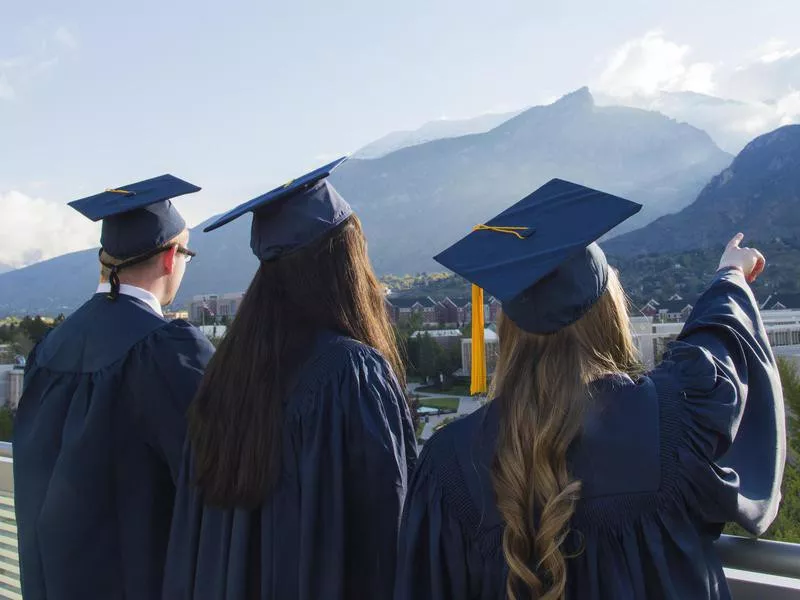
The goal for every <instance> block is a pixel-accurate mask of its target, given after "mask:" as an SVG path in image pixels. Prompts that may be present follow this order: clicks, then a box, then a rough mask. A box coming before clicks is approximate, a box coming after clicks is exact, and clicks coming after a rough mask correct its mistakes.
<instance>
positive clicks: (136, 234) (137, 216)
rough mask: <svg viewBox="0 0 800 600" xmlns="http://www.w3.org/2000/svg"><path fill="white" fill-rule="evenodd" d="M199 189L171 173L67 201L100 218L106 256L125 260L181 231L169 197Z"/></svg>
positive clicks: (183, 226)
mask: <svg viewBox="0 0 800 600" xmlns="http://www.w3.org/2000/svg"><path fill="white" fill-rule="evenodd" d="M199 190H200V188H199V187H197V186H196V185H192V184H191V183H189V182H187V181H183V180H182V179H178V178H177V177H173V176H172V175H161V176H160V177H154V178H153V179H147V180H145V181H140V182H138V183H132V184H130V185H126V186H123V187H121V188H113V189H108V190H106V191H105V192H102V193H100V194H95V195H94V196H89V197H88V198H82V199H81V200H75V201H73V202H70V203H69V205H70V206H71V207H72V208H74V209H75V210H77V211H78V212H79V213H81V214H82V215H83V216H85V217H87V218H89V219H91V220H92V221H99V220H101V219H102V220H103V230H102V234H101V236H100V245H101V246H102V247H103V250H105V251H106V253H107V254H109V255H110V256H113V257H114V258H116V259H118V260H125V259H129V258H133V257H135V256H140V255H142V254H144V253H146V252H149V251H150V250H153V249H155V248H160V247H161V246H163V245H164V244H166V243H167V242H169V241H170V240H171V239H173V238H174V237H175V236H176V235H178V234H179V233H180V232H181V231H183V230H184V229H185V228H186V222H185V221H184V220H183V217H181V215H180V213H179V212H178V211H177V209H176V208H175V207H174V206H173V204H172V202H170V198H175V197H177V196H182V195H184V194H191V193H193V192H197V191H199Z"/></svg>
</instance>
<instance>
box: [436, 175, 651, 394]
mask: <svg viewBox="0 0 800 600" xmlns="http://www.w3.org/2000/svg"><path fill="white" fill-rule="evenodd" d="M641 208H642V206H641V205H640V204H637V203H635V202H630V201H628V200H625V199H623V198H618V197H616V196H612V195H611V194H606V193H604V192H600V191H597V190H593V189H590V188H587V187H584V186H581V185H577V184H574V183H570V182H568V181H563V180H560V179H553V180H552V181H550V182H548V183H547V184H545V185H544V186H542V187H541V188H539V189H538V190H536V191H535V192H533V193H532V194H530V195H529V196H527V197H526V198H524V199H522V200H520V201H519V202H517V203H516V204H514V205H513V206H511V207H510V208H508V209H506V210H504V211H503V212H502V213H500V214H499V215H497V216H496V217H494V218H493V219H491V220H490V221H488V222H487V223H485V224H482V225H478V226H477V227H475V229H474V230H473V231H472V232H471V233H469V234H468V235H467V236H465V237H464V238H462V239H461V240H459V241H458V242H456V243H455V244H453V245H452V246H450V247H449V248H448V249H446V250H445V251H444V252H442V253H440V254H439V255H438V256H436V257H434V258H435V260H436V261H437V262H439V263H441V264H442V265H444V266H445V267H447V268H448V269H450V270H452V271H454V272H455V273H457V274H458V275H461V276H462V277H463V278H464V279H466V280H468V281H470V282H471V283H472V284H473V285H474V288H473V296H474V297H475V291H476V288H480V289H483V290H486V291H487V292H488V293H490V294H492V295H493V296H494V297H495V298H497V299H498V300H500V302H501V304H502V307H503V313H504V314H505V315H506V316H507V317H508V318H510V319H511V320H512V321H513V322H514V323H515V324H516V325H517V326H519V327H520V328H521V329H523V330H525V331H528V332H530V333H539V334H548V333H554V332H556V331H558V330H559V329H561V328H563V327H566V326H567V325H569V324H571V323H573V322H575V321H577V320H578V319H580V318H581V317H582V316H583V315H584V314H586V312H587V311H588V310H589V309H590V308H591V307H592V306H593V305H594V303H595V302H597V300H598V299H599V298H600V297H601V296H602V295H603V293H604V292H605V290H606V285H607V283H608V263H607V262H606V258H605V254H604V253H603V251H602V250H601V249H600V247H599V246H598V245H597V243H596V241H597V240H598V239H600V238H601V237H602V236H603V235H604V234H606V233H607V232H609V231H610V230H611V229H613V228H614V227H615V226H616V225H618V224H619V223H622V222H623V221H625V220H626V219H628V218H629V217H631V216H632V215H634V214H636V213H637V212H639V210H641ZM480 302H481V306H482V304H483V301H482V298H480ZM474 303H475V300H473V304H474ZM474 309H475V307H474V306H473V311H474ZM482 314H483V313H482V310H481V314H480V315H478V319H479V320H481V321H482V319H480V316H482ZM474 317H475V315H474ZM475 321H476V319H475V318H473V325H475ZM480 328H481V331H483V327H482V323H480ZM476 342H477V340H476V341H475V342H473V346H475V343H476ZM482 347H483V343H482V340H481V348H476V347H473V358H475V357H476V355H477V356H478V358H477V359H476V360H478V362H480V355H481V352H480V350H481V349H482ZM475 366H476V365H473V373H474V372H475V370H476V369H475ZM479 376H482V377H484V378H485V370H484V372H483V374H480V373H479ZM473 387H475V386H473ZM482 387H483V388H484V389H485V385H484V386H482ZM478 388H479V391H483V390H482V389H480V388H481V386H478Z"/></svg>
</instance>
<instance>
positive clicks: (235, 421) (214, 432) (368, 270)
mask: <svg viewBox="0 0 800 600" xmlns="http://www.w3.org/2000/svg"><path fill="white" fill-rule="evenodd" d="M323 330H332V331H334V332H337V333H340V334H343V335H346V336H349V337H351V338H353V339H355V340H357V341H359V342H362V343H364V344H367V345H369V346H372V347H373V348H375V349H376V350H378V351H379V352H380V353H381V354H382V355H383V357H384V358H385V359H386V360H387V361H388V362H389V364H390V365H391V366H392V367H393V369H394V372H395V375H396V376H397V378H398V380H399V381H400V383H401V385H402V386H403V389H405V371H404V368H403V364H402V361H401V360H400V355H399V352H398V349H397V346H396V344H395V337H394V331H393V329H392V325H391V323H390V321H389V318H388V314H387V312H386V308H385V305H384V294H383V288H382V286H381V285H380V284H379V282H378V279H377V277H376V276H375V274H374V272H373V270H372V266H371V265H370V262H369V258H368V256H367V250H366V242H365V239H364V235H363V232H362V229H361V224H360V222H359V220H358V218H357V217H356V216H355V215H352V216H350V217H349V218H348V219H347V220H345V221H344V222H343V223H342V224H341V225H340V226H339V227H337V228H336V229H334V230H333V231H332V232H330V233H328V234H327V235H326V236H325V237H324V238H322V239H320V240H318V241H316V242H315V243H313V244H311V245H309V246H307V247H305V248H302V249H300V250H298V251H296V252H293V253H292V254H289V255H286V256H283V257H281V258H280V259H277V260H272V261H265V262H262V263H261V265H260V267H259V269H258V271H257V272H256V274H255V277H254V278H253V281H252V282H251V283H250V287H249V288H248V290H247V292H246V294H245V296H244V298H243V300H242V303H241V306H240V307H239V310H238V311H237V314H236V317H235V318H234V320H233V323H232V324H231V326H230V328H229V329H228V331H227V334H226V336H225V338H224V339H223V340H222V342H221V344H220V346H219V348H218V349H217V352H216V354H215V355H214V357H213V358H212V360H211V362H210V363H209V365H208V368H207V370H206V372H205V376H204V378H203V381H202V383H201V385H200V388H199V390H198V392H197V395H196V396H195V399H194V401H193V403H192V405H191V407H190V409H189V438H190V440H191V443H192V449H193V453H194V460H195V464H194V473H193V477H194V481H195V483H196V484H197V485H198V487H199V488H200V489H201V490H202V491H203V493H204V495H205V501H206V502H208V503H209V504H212V505H216V506H223V507H255V506H258V505H259V504H261V503H262V502H263V501H264V499H265V498H266V497H267V496H268V494H269V493H270V491H271V490H272V489H273V487H274V485H275V483H276V481H277V478H278V477H279V475H280V470H281V447H282V441H283V439H282V434H283V402H284V401H285V399H286V398H287V396H288V395H289V394H290V393H291V391H292V388H293V385H294V381H295V377H296V376H297V375H298V373H299V371H300V370H301V369H302V367H303V365H304V363H305V362H306V360H307V359H308V357H309V354H310V351H311V348H312V347H313V344H314V340H315V338H316V336H317V335H318V333H319V332H321V331H323Z"/></svg>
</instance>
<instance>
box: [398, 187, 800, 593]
mask: <svg viewBox="0 0 800 600" xmlns="http://www.w3.org/2000/svg"><path fill="white" fill-rule="evenodd" d="M640 208H641V207H640V206H639V205H637V204H634V203H632V202H628V201H627V200H623V199H621V198H616V197H614V196H610V195H608V194H604V193H602V192H597V191H595V190H590V189H588V188H584V187H582V186H578V185H575V184H571V183H568V182H565V181H560V180H553V181H551V182H550V183H548V184H547V185H545V186H544V187H543V188H540V189H539V190H537V191H536V192H534V193H533V194H531V195H530V196H528V197H527V198H525V199H524V200H522V201H521V202H519V203H517V204H515V205H514V206H512V207H511V208H509V209H508V210H506V211H504V212H503V213H501V214H500V215H498V216H497V217H495V218H494V219H492V220H491V221H489V222H488V223H487V224H484V225H479V226H478V227H476V228H475V231H473V232H472V233H470V234H469V235H467V236H466V237H465V238H463V239H462V240H461V241H459V242H458V243H456V244H455V245H453V246H452V247H450V248H449V249H447V250H446V251H444V252H443V253H442V254H440V255H439V256H437V257H436V260H438V261H439V262H440V263H442V264H443V265H445V266H447V267H448V268H450V269H452V270H453V271H455V272H456V273H458V274H460V275H462V276H463V277H464V278H466V279H467V280H469V281H471V282H472V283H473V284H475V285H477V286H480V287H481V288H484V289H486V290H487V291H488V292H489V293H492V294H493V295H494V296H495V297H497V298H499V299H500V300H501V302H502V304H503V315H502V316H501V319H500V323H499V330H498V333H499V337H500V350H499V357H498V363H497V367H496V371H495V373H494V378H493V382H492V387H491V389H490V391H489V398H490V400H491V402H489V403H487V404H486V405H485V406H483V407H482V408H480V409H479V410H477V411H476V412H474V413H473V414H471V415H470V416H468V417H466V418H463V419H461V420H459V421H456V422H455V423H453V424H451V425H449V426H447V427H446V428H444V429H443V430H442V431H441V432H440V433H438V434H437V435H436V436H434V437H433V438H432V439H431V440H430V441H429V442H428V443H427V444H426V446H425V448H424V450H423V453H422V456H421V457H420V460H419V464H418V466H417V469H416V471H415V474H414V476H413V478H412V482H411V487H410V491H409V496H408V498H407V501H406V506H405V509H404V513H403V521H402V525H401V531H400V545H399V551H398V570H397V573H396V586H395V600H412V599H413V600H425V599H435V600H446V599H454V600H455V599H465V600H466V599H480V600H490V599H491V600H495V599H501V598H509V599H513V600H522V599H530V598H539V599H546V600H556V599H562V598H570V599H581V600H595V599H596V600H600V599H612V598H613V599H614V600H619V599H628V598H636V599H638V598H648V599H649V598H675V599H688V598H692V599H697V598H730V593H729V591H728V587H727V584H726V581H725V575H724V573H723V569H722V565H721V563H720V560H719V558H718V557H717V556H716V554H715V551H714V546H713V542H714V540H715V539H716V538H717V537H719V535H720V533H721V531H722V529H723V527H724V525H725V523H726V522H729V521H730V522H736V523H738V524H739V525H741V526H742V527H744V528H745V529H747V530H748V531H749V532H751V533H752V534H754V535H759V534H761V533H763V532H764V530H765V529H766V528H767V527H768V526H769V525H770V523H771V522H772V520H773V519H774V517H775V514H776V512H777V507H778V502H779V499H780V491H779V490H780V482H781V478H782V473H783V463H784V460H785V447H784V439H785V425H784V416H783V414H784V413H783V406H782V396H781V388H780V381H779V378H778V374H777V368H776V366H775V360H774V358H773V355H772V352H771V350H770V346H769V342H768V340H767V336H766V333H765V331H764V327H763V323H762V322H761V317H760V315H759V311H758V306H757V305H756V303H755V300H754V297H753V294H752V292H751V290H750V287H749V285H748V284H749V283H750V282H752V281H753V280H755V278H756V277H757V276H758V275H759V274H760V272H761V270H762V269H763V268H764V258H763V256H761V254H760V253H759V252H758V251H756V250H752V249H750V248H740V247H739V243H740V241H741V239H742V235H741V234H739V235H737V236H736V237H734V239H733V240H731V242H730V243H729V244H728V246H727V248H726V250H725V253H724V255H723V257H722V260H721V261H720V268H719V271H718V272H717V274H716V275H715V276H714V278H713V281H712V282H711V285H710V286H709V288H708V289H707V291H706V292H705V293H704V294H703V296H702V297H701V298H700V299H699V300H698V302H697V304H696V306H695V307H694V310H693V312H692V314H691V316H690V318H689V319H688V321H687V322H686V324H685V326H684V328H683V331H682V332H681V334H680V335H679V336H678V340H677V341H676V342H675V343H673V344H672V345H671V347H670V348H669V349H668V351H667V352H666V354H665V356H664V358H663V361H662V363H661V364H660V365H658V366H657V367H656V368H655V369H653V370H651V371H650V372H647V373H644V372H643V369H642V368H641V367H640V365H639V360H638V357H637V351H636V347H635V344H634V340H633V337H632V333H631V326H630V322H629V318H628V314H627V303H626V298H625V294H624V291H623V289H622V286H621V284H620V282H619V279H618V276H617V274H616V272H615V271H614V270H613V269H611V268H610V267H609V266H608V264H607V262H606V259H605V255H604V254H603V252H602V250H601V249H600V248H599V246H597V244H596V243H595V240H597V239H599V238H600V237H601V236H603V235H604V234H605V233H607V232H608V231H609V230H610V229H611V228H613V227H614V226H615V225H617V224H618V223H620V222H622V221H624V220H625V219H627V218H628V217H630V216H631V215H632V214H634V213H635V212H637V211H638V210H639V209H640Z"/></svg>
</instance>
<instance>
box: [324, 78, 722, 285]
mask: <svg viewBox="0 0 800 600" xmlns="http://www.w3.org/2000/svg"><path fill="white" fill-rule="evenodd" d="M731 159H732V157H731V156H730V155H728V154H726V153H724V152H722V151H721V150H720V149H719V148H718V147H717V146H716V145H714V143H713V142H712V140H711V139H710V138H709V136H708V135H707V134H705V133H704V132H702V131H700V130H698V129H696V128H694V127H692V126H689V125H686V124H679V123H677V122H675V121H674V120H672V119H669V118H667V117H665V116H663V115H660V114H658V113H653V112H647V111H643V110H639V109H633V108H624V107H598V106H596V105H595V104H594V101H593V98H592V95H591V94H590V92H589V90H588V89H587V88H583V89H580V90H578V91H576V92H573V93H572V94H569V95H567V96H565V97H563V98H562V99H560V100H559V101H557V102H555V103H554V104H551V105H548V106H540V107H534V108H531V109H529V110H527V111H525V112H523V113H522V114H520V115H518V116H517V117H514V118H513V119H510V120H509V121H507V122H505V123H503V124H502V125H500V126H499V127H496V128H495V129H493V130H491V131H489V132H486V133H483V134H475V135H469V136H464V137H459V138H452V139H444V140H437V141H434V142H430V143H427V144H422V145H420V146H415V147H412V148H404V149H402V150H398V151H396V152H393V153H392V154H389V155H387V156H384V157H382V158H379V159H376V160H367V161H365V160H352V161H348V162H347V163H345V164H344V165H342V166H341V167H340V168H339V169H337V171H336V172H335V173H334V175H333V177H332V179H333V183H334V185H336V187H337V189H338V190H339V191H340V192H341V193H342V195H343V196H344V197H345V198H347V199H348V201H350V203H351V204H353V206H354V207H355V209H356V210H357V212H358V214H359V215H360V217H361V218H362V220H363V222H364V225H365V228H366V231H367V234H368V236H369V239H370V255H371V256H372V259H373V262H374V264H375V266H376V269H377V270H378V271H379V272H380V273H408V272H414V271H430V270H436V269H438V268H439V267H437V265H436V263H434V262H433V261H432V259H431V258H430V257H432V256H433V255H434V254H436V253H437V252H438V251H439V250H441V249H442V248H444V247H445V246H446V245H448V244H449V243H451V242H453V241H455V240H456V239H457V238H458V237H459V236H460V235H462V234H463V233H464V232H467V231H469V230H470V229H471V228H472V227H473V226H474V225H476V224H477V223H481V222H483V221H485V220H486V219H488V218H490V217H492V216H493V215H494V214H496V213H498V212H500V211H501V210H502V209H504V208H506V207H507V206H509V205H510V204H512V203H513V202H515V201H517V200H519V199H520V198H522V197H524V196H525V195H527V194H528V193H530V192H531V191H532V190H534V189H535V188H536V187H538V186H539V185H541V184H543V183H545V182H546V181H548V180H549V179H551V178H553V177H560V178H564V179H568V180H571V181H575V182H577V183H582V184H585V185H589V186H592V187H598V188H600V189H603V190H605V191H608V192H611V193H616V194H619V195H621V196H624V197H627V198H630V199H633V200H636V201H640V202H642V203H643V204H644V205H645V208H644V209H643V210H642V211H641V212H640V213H639V214H638V215H637V216H636V217H634V218H633V219H631V220H630V221H629V222H626V223H625V224H623V226H622V227H621V228H620V229H619V230H618V231H617V233H623V232H625V231H630V230H631V229H634V228H636V227H640V226H642V225H644V224H646V223H648V222H650V221H652V220H653V219H655V218H657V217H660V216H662V215H664V214H668V213H671V212H677V211H678V210H680V209H682V208H683V207H685V206H686V205H687V204H688V203H690V202H691V201H692V199H693V198H695V197H696V195H697V192H699V191H700V189H702V186H703V185H705V183H707V182H708V180H709V178H710V177H711V176H712V175H713V174H715V173H718V172H719V171H720V170H721V169H722V168H724V167H725V166H727V165H728V164H730V160H731Z"/></svg>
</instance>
